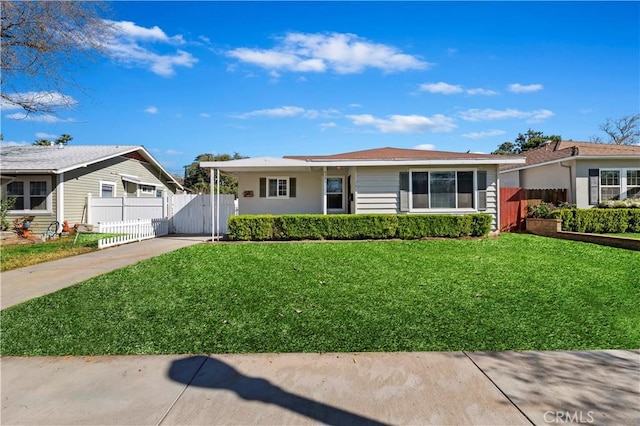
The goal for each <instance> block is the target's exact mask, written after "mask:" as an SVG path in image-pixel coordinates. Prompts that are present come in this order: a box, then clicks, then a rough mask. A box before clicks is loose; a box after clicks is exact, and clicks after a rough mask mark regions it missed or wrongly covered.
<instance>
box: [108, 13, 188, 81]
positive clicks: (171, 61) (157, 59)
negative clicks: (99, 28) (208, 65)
mask: <svg viewBox="0 0 640 426" xmlns="http://www.w3.org/2000/svg"><path fill="white" fill-rule="evenodd" d="M107 22H109V23H110V24H111V25H113V26H114V27H115V29H116V33H115V35H114V36H113V37H112V38H111V39H109V40H107V41H106V42H105V48H106V49H107V51H108V52H109V54H110V56H111V57H112V58H114V59H115V60H117V61H118V62H121V63H123V64H126V65H130V66H136V67H141V68H147V69H148V70H149V71H151V72H153V73H155V74H157V75H160V76H162V77H171V76H172V75H174V74H175V68H176V67H187V68H191V67H192V66H193V65H194V64H195V63H197V62H198V59H197V58H195V57H194V56H193V55H192V54H191V53H189V52H186V51H184V50H180V49H178V50H175V51H172V52H170V53H156V52H154V51H153V50H151V43H155V44H156V45H157V44H161V45H169V46H175V45H182V44H184V43H185V41H184V39H183V37H182V36H181V35H176V36H173V37H169V36H168V35H167V34H166V33H165V32H164V31H163V30H162V29H160V28H159V27H157V26H154V27H152V28H145V27H140V26H138V25H136V24H135V23H133V22H129V21H119V22H115V21H107Z"/></svg>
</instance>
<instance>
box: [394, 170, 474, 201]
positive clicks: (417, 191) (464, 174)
mask: <svg viewBox="0 0 640 426" xmlns="http://www.w3.org/2000/svg"><path fill="white" fill-rule="evenodd" d="M484 173H485V175H483V176H485V177H484V180H485V184H484V190H486V172H484ZM410 174H411V177H410V181H411V187H410V192H411V195H410V198H411V209H412V210H413V209H417V210H421V209H473V208H475V205H476V198H475V190H474V187H475V183H474V175H475V173H474V172H473V171H471V170H469V171H430V172H427V171H413V172H411V173H410ZM478 176H479V177H480V173H479V174H478ZM401 210H402V209H401Z"/></svg>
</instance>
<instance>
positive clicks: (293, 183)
mask: <svg viewBox="0 0 640 426" xmlns="http://www.w3.org/2000/svg"><path fill="white" fill-rule="evenodd" d="M289 198H296V178H289Z"/></svg>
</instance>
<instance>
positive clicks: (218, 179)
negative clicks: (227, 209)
mask: <svg viewBox="0 0 640 426" xmlns="http://www.w3.org/2000/svg"><path fill="white" fill-rule="evenodd" d="M216 181H218V188H217V190H216V231H217V235H216V236H217V237H218V241H220V169H218V170H217V172H216Z"/></svg>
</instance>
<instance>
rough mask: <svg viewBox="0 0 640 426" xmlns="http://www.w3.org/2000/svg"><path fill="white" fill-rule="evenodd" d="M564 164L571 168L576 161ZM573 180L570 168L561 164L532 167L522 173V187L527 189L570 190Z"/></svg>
mask: <svg viewBox="0 0 640 426" xmlns="http://www.w3.org/2000/svg"><path fill="white" fill-rule="evenodd" d="M563 164H565V165H567V166H570V165H573V164H575V160H573V161H566V162H563ZM570 182H571V178H570V175H569V168H568V167H563V166H561V165H560V163H554V164H548V165H546V166H539V167H532V168H529V169H524V170H521V171H520V186H521V187H522V188H526V189H562V188H564V189H566V190H569V186H570Z"/></svg>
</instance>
